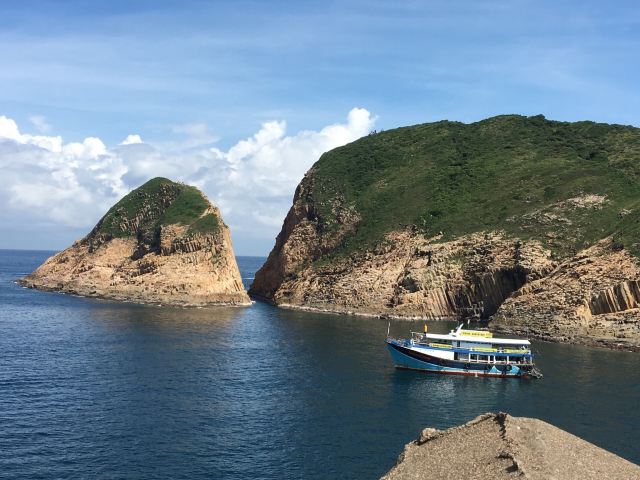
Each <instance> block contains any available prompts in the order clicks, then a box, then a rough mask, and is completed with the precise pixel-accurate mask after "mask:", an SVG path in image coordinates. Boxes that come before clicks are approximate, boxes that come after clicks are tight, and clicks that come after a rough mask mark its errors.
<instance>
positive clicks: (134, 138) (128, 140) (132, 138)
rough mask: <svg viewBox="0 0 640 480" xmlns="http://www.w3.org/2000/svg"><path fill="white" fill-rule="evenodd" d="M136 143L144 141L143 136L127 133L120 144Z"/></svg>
mask: <svg viewBox="0 0 640 480" xmlns="http://www.w3.org/2000/svg"><path fill="white" fill-rule="evenodd" d="M135 143H142V138H140V135H127V138H125V139H124V140H123V141H122V143H120V145H133V144H135Z"/></svg>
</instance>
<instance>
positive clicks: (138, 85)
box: [0, 0, 640, 254]
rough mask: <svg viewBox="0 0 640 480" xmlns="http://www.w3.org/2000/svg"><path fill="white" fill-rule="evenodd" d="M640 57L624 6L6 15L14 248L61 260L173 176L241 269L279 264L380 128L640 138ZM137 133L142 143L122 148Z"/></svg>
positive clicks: (0, 96)
mask: <svg viewBox="0 0 640 480" xmlns="http://www.w3.org/2000/svg"><path fill="white" fill-rule="evenodd" d="M638 52H640V6H639V4H638V3H637V2H625V1H619V2H615V3H614V2H592V1H582V2H571V1H567V2H557V1H479V0H474V1H416V2H412V1H406V2H398V1H395V2H394V1H375V0H373V1H371V0H370V1H340V2H338V1H333V2H332V1H323V2H304V1H295V2H293V1H291V2H290V1H274V2H271V1H270V2H265V1H256V2H244V1H239V2H235V1H234V2H229V1H225V2H212V1H182V2H168V1H158V0H156V1H108V2H107V1H102V2H99V1H56V2H53V1H49V2H42V1H20V2H6V1H4V2H0V61H1V62H2V68H1V69H0V116H4V117H6V119H7V121H10V122H13V123H15V125H16V126H17V128H18V129H19V136H18V134H8V133H6V132H5V134H4V138H5V140H4V145H0V165H1V166H2V168H3V169H4V170H5V171H8V172H10V173H9V174H8V180H9V181H7V180H6V179H5V182H4V185H3V186H2V187H0V202H2V203H1V205H2V207H3V208H2V212H0V233H2V235H0V247H3V248H17V247H24V248H62V247H64V246H66V245H67V244H69V243H70V242H71V241H73V240H74V239H75V238H78V237H80V236H81V235H82V234H83V233H85V232H86V231H87V230H88V229H89V228H90V227H91V226H92V224H93V223H95V221H97V220H98V218H99V217H100V215H101V213H102V211H101V210H100V209H101V208H105V206H108V205H109V204H110V203H113V201H115V200H116V199H117V197H118V196H119V195H121V194H122V193H123V192H124V193H126V191H128V190H129V189H131V188H134V187H135V186H137V183H138V182H141V181H143V180H144V179H145V177H146V176H153V175H154V173H156V172H157V173H167V174H172V173H173V174H174V176H176V175H177V176H178V177H179V179H182V180H185V181H190V182H192V183H196V184H198V185H199V186H201V187H202V188H203V189H204V190H205V191H206V193H207V194H208V195H209V196H210V198H211V199H212V200H214V201H216V202H217V203H219V204H220V207H221V209H222V211H223V214H224V216H225V220H227V223H229V224H230V225H231V227H232V229H233V237H234V243H235V245H236V251H237V253H238V254H264V253H266V252H268V250H269V249H270V248H271V246H272V243H273V238H274V237H275V235H276V234H277V232H278V230H279V223H280V222H281V221H282V218H283V217H284V213H286V209H287V207H288V205H289V203H290V200H291V196H292V195H293V191H294V189H295V184H296V183H297V182H298V181H299V180H300V177H301V175H302V173H304V171H306V169H308V168H309V167H310V166H311V164H312V163H313V162H314V161H315V160H317V156H318V155H319V154H320V153H321V152H322V151H324V149H325V148H333V147H334V146H337V145H339V144H342V143H343V142H345V141H351V140H353V139H355V138H357V137H358V136H360V135H362V134H364V133H366V132H365V130H366V129H367V128H378V129H379V128H383V129H389V128H393V127H397V126H402V125H408V124H415V123H421V122H427V121H434V120H440V119H444V118H446V119H452V120H460V121H465V122H469V121H475V120H479V119H482V118H485V117H488V116H492V115H496V114H502V113H521V114H528V115H529V114H531V115H532V114H538V113H542V114H544V115H545V116H547V117H548V118H552V119H559V120H579V119H590V120H596V121H603V122H609V123H623V124H633V125H637V126H640V118H639V115H640V113H639V112H640V91H639V89H638V78H639V77H640V75H639V74H640V61H639V60H640V54H639V53H638ZM354 108H360V109H366V112H367V114H368V115H365V114H364V112H363V111H361V110H358V111H357V112H361V114H359V115H358V114H354V115H353V116H348V115H349V112H351V111H352V110H353V109H354ZM5 123H6V122H5ZM6 125H8V123H7V124H6ZM6 125H5V127H6V128H9V129H10V130H11V131H12V132H13V126H10V127H7V126H6ZM12 125H13V124H12ZM265 125H267V127H266V128H265ZM269 125H271V127H269ZM274 125H275V126H277V128H276V127H274ZM331 126H333V127H336V128H338V130H336V129H331ZM327 128H329V130H326V129H327ZM340 128H342V129H343V130H340ZM323 129H325V130H323ZM323 131H324V132H325V133H322V132H323ZM260 132H262V133H260ZM265 132H266V133H265ZM327 132H329V133H327ZM132 134H134V135H139V136H140V138H141V141H142V142H143V143H136V145H127V146H119V145H118V144H119V143H121V142H122V141H123V140H124V139H125V138H126V137H127V136H128V135H132ZM0 135H2V131H1V130H0ZM25 135H31V136H36V135H40V136H48V137H57V136H60V137H61V138H62V145H66V144H71V145H74V144H76V143H78V144H83V142H84V139H85V138H87V137H96V138H99V139H100V142H102V144H103V146H104V147H105V148H104V150H102V149H101V147H100V148H98V149H97V150H96V149H93V150H91V149H89V150H90V151H89V150H87V149H86V148H85V150H83V151H82V152H80V150H78V149H77V148H76V147H68V148H66V150H65V149H64V148H62V147H60V148H59V149H57V150H56V148H57V147H56V148H54V150H55V152H53V153H51V152H49V153H50V154H47V155H45V156H44V157H42V158H45V157H46V160H43V159H40V160H39V161H34V158H36V157H38V156H41V155H44V154H43V152H42V151H41V150H42V149H43V148H44V147H43V141H42V140H34V139H33V138H31V137H25ZM259 135H262V137H260V138H258V139H256V138H257V137H256V136H259ZM265 135H266V137H268V138H267V140H265V138H266V137H265ZM269 135H271V136H269ZM247 139H249V140H250V139H254V142H253V144H252V145H253V147H252V148H253V150H251V152H248V153H246V152H245V153H246V154H244V156H242V155H241V156H240V157H238V155H237V152H238V150H239V149H240V147H238V145H239V144H241V146H242V145H244V144H242V141H246V140H247ZM11 142H14V143H15V144H16V145H13V144H12V143H11ZM0 143H2V139H0ZM292 143H293V144H294V145H295V148H293V149H292V147H291V145H292ZM47 145H48V144H47ZM16 148H18V149H19V152H20V155H17V157H19V158H20V160H16V155H15V152H16ZM47 148H49V147H47ZM52 148H53V147H52ZM279 148H280V149H288V150H287V151H286V152H284V153H283V154H282V156H283V158H286V160H278V159H276V158H273V155H276V156H277V155H278V153H277V152H279V151H280V150H278V149H279ZM234 149H235V150H234ZM45 150H46V148H45ZM71 151H72V152H73V154H71V153H69V152H71ZM274 151H275V152H276V154H274V153H273V152H274ZM65 152H66V153H65ZM212 152H213V153H212ZM230 152H236V153H231V154H230ZM45 153H46V152H45ZM3 155H4V157H3ZM38 158H40V157H38ZM19 162H23V163H19ZM234 162H236V163H234ZM96 165H99V168H98V167H96ZM179 165H182V166H184V170H181V169H180V168H177V166H179ZM220 171H224V172H226V173H225V175H226V176H224V175H221V174H220ZM92 172H98V173H96V174H95V175H94V176H92ZM240 173H242V175H243V177H242V178H245V179H247V181H246V182H245V183H246V184H247V185H249V186H250V187H251V188H250V189H249V190H248V191H247V192H244V193H243V194H238V195H237V194H235V193H234V191H232V190H231V189H232V188H235V189H240V190H241V186H242V185H241V183H242V182H241V181H240V180H239V179H238V178H237V177H238V175H240ZM269 175H273V176H274V179H273V184H274V185H277V188H267V189H264V188H263V187H264V186H265V185H269V182H270V177H269ZM252 176H255V178H253V177H252ZM98 177H100V178H98ZM230 178H235V183H234V181H230V180H229V179H230ZM257 188H262V189H263V190H261V192H258V193H256V192H255V190H256V189H257ZM74 189H77V190H74ZM24 192H29V194H30V195H36V196H38V197H39V200H38V201H37V202H34V201H30V200H29V198H28V196H27V195H26V194H24ZM34 192H35V193H34ZM64 192H76V193H77V195H78V199H79V200H78V201H74V199H73V198H72V197H69V196H66V197H65V195H64ZM248 192H250V194H249V193H248ZM47 195H48V196H47ZM52 199H53V200H52ZM56 202H58V203H56ZM50 206H51V208H49V207H50ZM257 210H261V211H258V212H257ZM52 212H54V213H52ZM256 212H257V213H256ZM35 232H37V233H39V234H38V235H36V234H35Z"/></svg>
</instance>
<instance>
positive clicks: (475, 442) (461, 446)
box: [382, 413, 640, 480]
mask: <svg viewBox="0 0 640 480" xmlns="http://www.w3.org/2000/svg"><path fill="white" fill-rule="evenodd" d="M382 478H383V480H400V479H422V478H424V479H452V480H453V479H456V480H457V479H461V478H464V479H483V480H485V479H493V480H496V479H503V478H504V479H509V478H527V479H541V480H542V479H545V480H547V479H556V480H561V479H562V480H564V479H567V480H570V479H576V480H578V479H579V480H585V479H594V480H596V479H597V480H600V479H603V478H620V479H632V478H640V467H639V466H637V465H634V464H633V463H631V462H629V461H627V460H624V459H623V458H620V457H618V456H617V455H614V454H613V453H610V452H607V451H606V450H603V449H602V448H599V447H596V446H595V445H593V444H591V443H589V442H586V441H584V440H582V439H580V438H578V437H576V436H574V435H571V434H570V433H567V432H565V431H564V430H561V429H559V428H557V427H554V426H553V425H550V424H548V423H546V422H543V421H542V420H537V419H534V418H524V417H512V416H510V415H508V414H505V413H498V414H495V413H486V414H484V415H480V416H479V417H477V418H476V419H474V420H471V421H470V422H468V423H466V424H464V425H461V426H458V427H453V428H449V429H447V430H436V429H433V428H427V429H425V430H423V432H422V434H421V435H420V438H418V439H417V440H415V441H414V442H411V443H409V444H407V445H406V446H405V449H404V452H403V453H402V454H401V455H400V457H399V458H398V461H397V463H396V465H395V466H394V467H393V468H392V469H391V470H390V471H389V472H388V473H387V474H386V475H385V476H384V477H382Z"/></svg>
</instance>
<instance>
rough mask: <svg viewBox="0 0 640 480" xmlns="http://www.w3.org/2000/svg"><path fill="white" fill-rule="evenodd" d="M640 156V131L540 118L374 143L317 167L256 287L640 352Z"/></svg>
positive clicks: (305, 301) (355, 307) (300, 302)
mask: <svg viewBox="0 0 640 480" xmlns="http://www.w3.org/2000/svg"><path fill="white" fill-rule="evenodd" d="M638 160H640V129H635V128H632V127H620V126H613V125H601V124H593V123H590V122H578V123H575V124H571V123H561V122H551V121H547V120H545V119H544V118H542V117H529V118H527V117H517V116H507V117H496V118H493V119H488V120H485V121H482V122H478V123H476V124H470V125H463V124H455V123H451V122H438V123H436V124H426V125H418V126H415V127H407V128H402V129H398V130H394V131H388V132H384V133H381V134H376V135H372V136H369V137H365V138H363V139H361V140H359V141H357V142H354V143H353V144H350V145H347V146H345V147H341V148H338V149H336V150H333V151H331V152H328V153H326V154H325V155H323V157H322V158H321V159H320V160H319V161H318V162H317V163H316V164H315V165H314V166H313V167H312V169H311V170H310V171H309V172H308V173H307V175H306V176H305V178H304V179H303V180H302V182H301V183H300V185H299V186H298V189H297V190H296V194H295V197H294V202H293V205H292V207H291V209H290V211H289V213H288V214H287V217H286V219H285V221H284V224H283V228H282V230H281V232H280V234H279V235H278V237H277V240H276V244H275V246H274V248H273V250H272V251H271V253H270V255H269V258H268V259H267V262H266V263H265V264H264V266H263V267H262V268H261V269H260V270H259V271H258V272H257V274H256V277H255V280H254V282H253V284H252V286H251V289H250V293H251V294H253V295H255V296H257V297H260V298H265V299H267V300H269V301H271V302H273V303H275V304H278V305H282V306H288V307H295V308H309V309H318V310H327V311H338V312H349V313H356V314H369V315H385V316H391V317H407V318H412V317H413V318H434V319H436V318H466V317H476V318H477V317H480V318H483V319H491V320H490V322H491V324H492V325H493V326H495V327H496V328H499V329H501V330H504V331H516V332H521V333H526V334H529V335H532V336H538V337H543V338H548V339H554V338H555V339H571V340H573V341H576V342H585V343H601V344H607V345H614V344H618V343H619V344H621V345H622V346H624V347H629V348H637V347H639V346H640V309H639V308H638V307H639V306H640V296H639V295H638V294H639V293H640V288H639V286H640V283H639V282H640V270H639V269H638V262H637V256H638V254H640V243H637V237H638V236H639V235H640V210H639V209H638V208H637V206H636V205H637V202H638V201H639V200H640V162H638Z"/></svg>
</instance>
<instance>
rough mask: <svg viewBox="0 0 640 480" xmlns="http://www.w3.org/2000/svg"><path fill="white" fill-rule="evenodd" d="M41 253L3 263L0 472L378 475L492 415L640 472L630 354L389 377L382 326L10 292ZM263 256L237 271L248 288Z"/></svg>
mask: <svg viewBox="0 0 640 480" xmlns="http://www.w3.org/2000/svg"><path fill="white" fill-rule="evenodd" d="M50 253H51V252H24V251H6V250H5V251H0V352H1V355H2V356H1V357H0V477H2V478H30V479H37V478H43V479H54V478H55V479H57V478H113V479H119V478H128V479H129V478H131V479H136V478H139V479H151V478H171V479H181V478H185V479H186V478H189V479H197V478H217V479H221V478H229V479H242V478H261V479H262V478H264V479H285V478H287V479H288V478H318V479H320V478H365V479H366V478H377V477H379V476H380V475H381V474H383V473H384V472H385V471H386V470H388V469H389V468H390V467H391V466H392V465H393V463H394V461H395V459H396V457H397V455H398V454H399V453H400V451H401V450H402V447H403V445H404V444H405V443H407V442H408V441H410V440H412V439H413V438H414V437H416V436H417V435H418V433H419V431H420V430H421V429H422V428H424V427H426V426H434V427H438V428H444V427H449V426H452V425H457V424H459V423H461V422H465V421H467V420H470V419H471V418H473V417H475V416H477V415H479V414H481V413H484V412H486V411H500V410H501V411H506V412H509V413H511V414H513V415H524V416H531V417H538V418H541V419H544V420H547V421H549V422H551V423H553V424H555V425H557V426H559V427H562V428H564V429H566V430H568V431H569V432H571V433H574V434H576V435H579V436H581V437H583V438H585V439H587V440H589V441H591V442H593V443H595V444H596V445H599V446H601V447H604V448H606V449H608V450H611V451H613V452H615V453H617V454H619V455H621V456H623V457H625V458H627V459H629V460H632V461H634V462H636V463H640V447H638V445H640V413H639V412H640V368H639V366H640V356H639V355H638V354H635V355H634V354H630V353H623V352H613V351H607V350H598V349H591V348H584V347H577V346H567V345H555V344H547V343H536V344H535V348H536V349H537V350H538V351H539V357H538V359H537V362H538V364H539V366H540V368H541V369H542V371H543V372H544V374H545V377H544V379H543V380H538V381H532V380H505V379H484V378H471V377H451V376H430V375H426V374H421V373H417V372H408V371H397V370H395V369H394V368H393V367H392V365H391V362H390V359H389V356H388V354H387V352H386V349H385V347H384V344H383V339H384V337H385V336H386V330H387V322H386V321H383V320H376V319H370V318H355V317H349V316H342V315H326V314H314V313H303V312H296V311H288V310H280V309H277V308H274V307H271V306H269V305H265V304H262V303H256V304H255V305H253V306H252V307H250V308H218V309H177V308H166V307H155V306H140V305H132V304H119V303H113V302H108V301H101V300H90V299H83V298H76V297H73V296H68V295H59V294H52V293H42V292H37V291H32V290H27V289H23V288H20V287H18V286H17V285H15V284H14V283H13V280H15V279H16V278H18V277H20V276H22V275H24V274H26V273H28V272H30V271H32V270H33V269H35V268H36V267H37V266H38V265H39V264H40V263H41V262H42V261H43V260H44V259H45V258H46V257H47V256H48V255H49V254H50ZM263 260H264V259H262V258H253V257H240V258H239V259H238V261H239V264H240V270H241V271H242V275H243V277H244V279H245V283H246V284H247V285H248V284H249V283H250V282H251V279H252V277H253V274H254V272H255V270H256V269H257V268H258V267H259V266H260V265H261V264H262V261H263ZM421 325H422V324H421V323H413V322H394V323H392V324H391V332H392V334H396V335H404V334H405V333H406V332H408V331H409V329H421V328H422V327H421ZM430 325H431V330H432V331H442V332H444V331H446V330H447V329H449V328H450V327H451V326H452V325H451V323H432V324H430Z"/></svg>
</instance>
